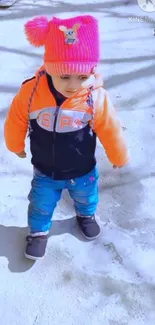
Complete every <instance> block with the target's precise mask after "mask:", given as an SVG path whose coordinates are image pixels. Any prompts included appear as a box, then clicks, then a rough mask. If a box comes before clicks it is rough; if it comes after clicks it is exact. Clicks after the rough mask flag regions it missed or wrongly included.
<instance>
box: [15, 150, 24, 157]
mask: <svg viewBox="0 0 155 325" xmlns="http://www.w3.org/2000/svg"><path fill="white" fill-rule="evenodd" d="M16 155H17V156H18V157H19V158H26V152H25V151H21V152H19V153H16Z"/></svg>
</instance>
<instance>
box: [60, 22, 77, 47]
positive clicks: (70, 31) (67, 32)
mask: <svg viewBox="0 0 155 325" xmlns="http://www.w3.org/2000/svg"><path fill="white" fill-rule="evenodd" d="M79 27H80V24H75V25H74V26H73V27H72V28H67V27H66V26H59V29H60V30H61V31H62V32H64V36H65V43H66V44H69V45H71V44H74V43H76V42H77V31H78V29H79Z"/></svg>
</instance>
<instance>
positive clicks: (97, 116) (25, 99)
mask: <svg viewBox="0 0 155 325" xmlns="http://www.w3.org/2000/svg"><path fill="white" fill-rule="evenodd" d="M43 70H44V67H42V68H41V69H40V70H39V71H38V72H37V73H36V77H35V78H32V80H31V81H29V82H27V83H23V84H22V86H21V88H20V90H19V92H18V94H17V95H16V96H15V97H14V99H13V101H12V105H11V107H10V109H9V112H8V116H7V118H6V121H5V126H4V135H5V141H6V146H7V148H8V149H9V150H10V151H12V152H14V153H19V152H22V151H23V150H24V147H25V137H26V134H27V131H28V124H29V123H28V122H29V119H30V118H31V116H33V115H34V114H36V112H41V111H44V110H45V109H47V108H49V107H53V106H55V105H56V103H55V100H54V97H52V96H51V92H50V90H49V88H48V84H47V80H46V76H45V75H44V76H42V77H41V78H40V80H39V78H38V74H39V72H40V71H43ZM36 80H37V81H36ZM36 82H37V85H36ZM87 95H88V90H87V89H85V90H82V91H80V92H78V93H76V95H75V96H74V97H72V98H69V99H67V100H66V101H65V102H64V103H63V104H62V107H61V109H62V111H63V112H65V109H67V108H69V109H70V110H73V111H75V110H76V111H81V112H83V113H88V114H91V116H92V118H91V119H90V121H89V123H90V125H91V127H92V128H93V130H94V132H95V133H96V134H97V137H98V138H99V140H100V142H101V143H102V145H103V147H104V148H105V151H106V154H107V156H108V158H109V160H110V162H111V163H112V164H114V165H116V166H123V165H125V164H126V163H127V162H128V151H127V146H126V143H125V140H124V137H123V131H122V128H121V125H120V122H119V121H118V119H117V117H116V112H115V109H114V107H113V105H112V103H111V101H110V99H109V96H108V94H107V91H106V90H105V89H104V88H103V84H102V83H101V82H100V81H99V79H98V77H96V81H95V83H94V90H93V91H92V95H93V102H94V107H93V110H92V108H91V107H88V105H86V96H87ZM44 118H45V125H46V124H48V120H47V118H48V116H47V114H46V115H45V114H44ZM73 122H74V121H73ZM79 125H80V122H79ZM61 126H63V116H62V119H61ZM64 126H65V124H64ZM77 127H78V123H77ZM79 127H80V126H79Z"/></svg>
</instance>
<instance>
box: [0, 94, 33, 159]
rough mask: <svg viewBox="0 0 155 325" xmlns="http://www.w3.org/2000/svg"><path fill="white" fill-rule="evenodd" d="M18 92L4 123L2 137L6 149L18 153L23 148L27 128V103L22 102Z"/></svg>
mask: <svg viewBox="0 0 155 325" xmlns="http://www.w3.org/2000/svg"><path fill="white" fill-rule="evenodd" d="M21 97H22V96H21V94H20V92H19V93H18V94H17V95H16V96H15V97H14V99H13V101H12V104H11V107H10V109H9V112H8V115H7V118H6V120H5V124H4V138H5V143H6V146H7V148H8V150H10V151H12V152H14V153H20V152H22V151H23V150H24V148H25V137H26V133H27V129H28V110H27V107H26V106H27V105H24V104H23V101H22V98H21Z"/></svg>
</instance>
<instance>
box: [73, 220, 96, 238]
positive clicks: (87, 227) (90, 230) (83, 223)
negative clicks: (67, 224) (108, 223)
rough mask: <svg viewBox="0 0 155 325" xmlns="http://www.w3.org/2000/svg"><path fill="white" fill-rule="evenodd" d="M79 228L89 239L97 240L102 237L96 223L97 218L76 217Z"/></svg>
mask: <svg viewBox="0 0 155 325" xmlns="http://www.w3.org/2000/svg"><path fill="white" fill-rule="evenodd" d="M76 219H77V222H78V225H79V228H80V229H81V231H82V233H83V235H84V236H85V237H86V238H87V239H95V238H97V237H98V236H99V235H100V232H101V230H100V226H99V225H98V223H97V222H96V219H95V216H89V217H78V216H77V217H76Z"/></svg>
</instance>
